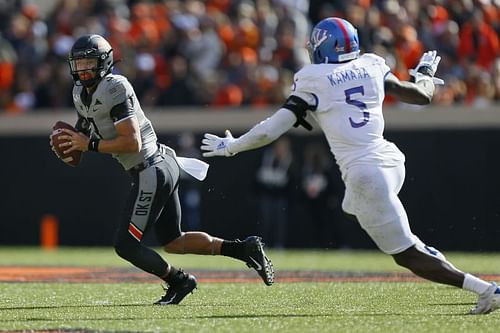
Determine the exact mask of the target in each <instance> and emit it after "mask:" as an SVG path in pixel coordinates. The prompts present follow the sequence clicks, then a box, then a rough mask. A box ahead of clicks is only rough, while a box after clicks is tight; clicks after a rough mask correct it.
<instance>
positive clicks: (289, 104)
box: [281, 95, 313, 131]
mask: <svg viewBox="0 0 500 333" xmlns="http://www.w3.org/2000/svg"><path fill="white" fill-rule="evenodd" d="M281 107H282V108H284V109H287V110H290V111H292V112H293V113H294V114H295V117H297V121H296V122H295V124H293V126H294V127H298V126H300V125H302V126H303V127H304V128H305V129H306V130H308V131H310V130H312V126H311V124H310V123H309V122H307V120H306V119H305V118H306V116H307V113H306V111H307V110H313V108H312V107H311V106H310V105H309V104H307V103H306V101H304V100H303V99H302V98H300V97H298V96H294V95H291V96H290V97H288V98H287V100H286V101H285V103H284V104H283V105H282V106H281Z"/></svg>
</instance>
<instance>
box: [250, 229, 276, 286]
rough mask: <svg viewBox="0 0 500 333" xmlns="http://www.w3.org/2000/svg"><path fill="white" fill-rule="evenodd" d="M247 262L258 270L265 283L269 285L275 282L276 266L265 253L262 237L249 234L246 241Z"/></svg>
mask: <svg viewBox="0 0 500 333" xmlns="http://www.w3.org/2000/svg"><path fill="white" fill-rule="evenodd" d="M243 242H244V243H245V256H246V259H245V261H246V264H247V266H248V267H250V268H253V269H255V270H256V271H257V273H258V274H259V276H260V277H261V278H262V280H263V281H264V283H265V284H266V285H268V286H270V285H272V284H273V282H274V268H273V264H272V262H271V260H269V258H268V257H267V256H266V254H265V253H264V244H263V243H262V238H260V237H257V236H249V237H247V238H246V239H245V240H244V241H243Z"/></svg>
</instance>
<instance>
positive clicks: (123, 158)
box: [73, 74, 157, 170]
mask: <svg viewBox="0 0 500 333" xmlns="http://www.w3.org/2000/svg"><path fill="white" fill-rule="evenodd" d="M82 92H83V87H82V86H76V85H75V86H74V87H73V102H74V104H75V107H76V110H77V112H78V115H79V117H82V118H84V119H86V120H87V121H88V122H89V123H90V124H91V125H92V132H93V133H92V134H93V135H95V136H97V137H99V138H102V139H105V140H109V139H113V138H115V137H116V129H115V124H117V123H119V122H121V121H123V120H125V119H129V118H131V117H136V118H137V121H138V123H139V128H140V131H141V139H142V147H141V150H140V151H139V152H137V153H119V154H113V157H115V158H116V159H117V160H118V161H119V162H120V163H121V164H122V165H123V167H124V168H125V169H126V170H127V169H130V168H132V167H133V166H135V165H137V164H139V163H141V162H142V161H144V159H145V158H148V157H149V156H151V155H153V154H154V153H155V152H156V150H157V145H156V141H157V137H156V134H155V132H154V129H153V126H152V125H151V122H150V121H149V119H147V118H146V116H145V115H144V111H143V110H142V109H141V106H140V104H139V101H138V99H137V96H136V95H135V92H134V89H133V88H132V85H131V84H130V82H128V80H127V79H126V78H125V77H124V76H122V75H114V74H109V75H106V76H105V77H104V78H103V79H102V80H101V81H100V82H99V84H98V86H97V88H96V90H95V91H94V93H93V94H92V99H91V100H90V101H87V103H85V102H84V101H83V100H82ZM84 94H85V93H84ZM127 99H130V100H131V104H132V106H133V109H131V110H127V112H119V113H115V112H113V107H114V106H116V105H119V104H121V103H123V102H125V101H126V100H127Z"/></svg>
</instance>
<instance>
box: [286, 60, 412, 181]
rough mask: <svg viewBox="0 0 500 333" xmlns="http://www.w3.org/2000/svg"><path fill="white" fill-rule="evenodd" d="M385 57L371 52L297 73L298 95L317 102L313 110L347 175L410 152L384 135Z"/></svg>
mask: <svg viewBox="0 0 500 333" xmlns="http://www.w3.org/2000/svg"><path fill="white" fill-rule="evenodd" d="M389 72H390V69H389V67H388V66H387V65H386V64H385V61H384V59H382V58H381V57H379V56H377V55H375V54H370V53H365V54H363V55H362V56H360V57H359V58H358V59H356V60H352V61H349V62H347V63H342V64H312V65H306V66H305V67H304V68H302V69H301V70H300V71H299V72H297V73H296V74H295V77H294V84H293V87H292V92H291V94H292V95H296V96H298V97H300V98H302V99H303V100H305V101H306V102H307V103H308V104H309V105H311V106H316V108H315V110H314V111H308V112H310V113H311V114H312V116H313V118H314V119H315V120H316V121H317V123H318V125H319V126H320V127H321V129H322V130H323V132H324V133H325V136H326V139H327V140H328V143H329V145H330V149H331V151H332V153H333V154H334V155H335V158H336V160H337V163H338V165H339V167H340V169H341V171H342V173H343V174H345V170H346V169H347V168H349V166H351V165H355V164H376V165H381V166H385V165H387V166H393V165H397V164H399V163H401V161H404V155H403V153H401V151H400V150H399V149H398V148H397V147H396V146H395V145H394V144H393V143H390V142H388V141H387V140H385V139H384V137H383V132H384V117H383V115H382V103H383V101H384V96H385V93H384V79H385V77H386V75H387V74H388V73H389Z"/></svg>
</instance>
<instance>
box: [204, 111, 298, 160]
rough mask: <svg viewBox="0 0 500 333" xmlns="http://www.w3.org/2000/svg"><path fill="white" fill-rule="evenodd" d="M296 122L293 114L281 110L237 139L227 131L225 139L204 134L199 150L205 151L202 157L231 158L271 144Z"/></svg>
mask: <svg viewBox="0 0 500 333" xmlns="http://www.w3.org/2000/svg"><path fill="white" fill-rule="evenodd" d="M296 121H297V118H296V116H295V114H294V113H293V112H291V111H290V110H288V109H284V108H281V109H279V110H278V111H277V112H276V113H274V114H273V115H272V116H271V117H269V118H267V119H265V120H263V121H261V122H260V123H258V124H257V125H255V126H254V127H253V128H252V129H250V130H249V131H248V132H247V133H245V134H243V135H242V136H240V137H239V138H233V136H232V134H231V132H230V131H229V130H226V133H225V134H226V137H219V136H217V135H214V134H210V133H205V137H204V138H203V140H202V141H201V142H202V145H201V147H200V149H201V150H203V151H205V152H204V153H203V156H204V157H213V156H226V157H227V156H233V155H236V154H237V153H239V152H242V151H246V150H252V149H256V148H259V147H262V146H265V145H267V144H269V143H271V142H273V141H274V140H276V139H277V138H279V137H280V136H281V135H282V134H283V133H285V132H286V131H288V130H289V129H290V128H291V127H292V126H293V125H294V124H295V122H296Z"/></svg>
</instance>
